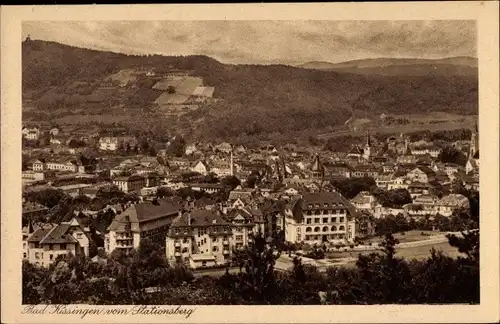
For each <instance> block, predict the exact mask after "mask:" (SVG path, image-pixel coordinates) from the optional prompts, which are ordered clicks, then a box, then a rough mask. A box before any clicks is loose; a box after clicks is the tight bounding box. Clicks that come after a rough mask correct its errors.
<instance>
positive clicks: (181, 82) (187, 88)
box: [153, 76, 203, 96]
mask: <svg viewBox="0 0 500 324" xmlns="http://www.w3.org/2000/svg"><path fill="white" fill-rule="evenodd" d="M201 85H203V79H202V78H199V77H192V76H169V77H167V78H165V79H163V80H161V81H158V82H157V83H156V84H155V85H154V86H153V89H157V90H167V89H168V87H170V86H172V87H174V88H175V93H176V94H182V95H188V96H190V95H191V94H193V92H194V90H195V89H196V88H197V87H198V86H201Z"/></svg>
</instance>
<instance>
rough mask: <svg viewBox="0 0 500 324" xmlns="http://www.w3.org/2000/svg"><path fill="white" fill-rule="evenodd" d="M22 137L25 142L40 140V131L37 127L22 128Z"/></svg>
mask: <svg viewBox="0 0 500 324" xmlns="http://www.w3.org/2000/svg"><path fill="white" fill-rule="evenodd" d="M22 135H23V137H24V138H26V139H27V140H31V141H36V140H39V139H40V129H39V128H38V127H33V128H29V127H23V129H22Z"/></svg>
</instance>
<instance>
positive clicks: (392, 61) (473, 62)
mask: <svg viewBox="0 0 500 324" xmlns="http://www.w3.org/2000/svg"><path fill="white" fill-rule="evenodd" d="M477 61H478V60H477V58H474V57H468V56H457V57H448V58H441V59H417V58H374V59H360V60H352V61H346V62H341V63H330V62H325V61H311V62H307V63H304V64H301V65H298V66H297V67H300V68H306V69H323V70H324V69H339V68H354V67H356V68H375V67H378V68H380V67H388V66H400V65H460V66H468V67H474V68H475V67H477Z"/></svg>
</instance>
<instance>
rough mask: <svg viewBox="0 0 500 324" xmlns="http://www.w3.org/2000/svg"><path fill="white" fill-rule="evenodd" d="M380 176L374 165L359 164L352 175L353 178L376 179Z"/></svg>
mask: <svg viewBox="0 0 500 324" xmlns="http://www.w3.org/2000/svg"><path fill="white" fill-rule="evenodd" d="M378 174H379V170H378V169H377V168H376V167H375V166H374V165H372V164H358V165H357V166H356V167H355V168H354V171H353V172H352V173H351V176H352V177H356V178H364V177H371V178H375V177H377V176H378Z"/></svg>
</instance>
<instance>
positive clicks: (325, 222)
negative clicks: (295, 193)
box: [305, 217, 345, 224]
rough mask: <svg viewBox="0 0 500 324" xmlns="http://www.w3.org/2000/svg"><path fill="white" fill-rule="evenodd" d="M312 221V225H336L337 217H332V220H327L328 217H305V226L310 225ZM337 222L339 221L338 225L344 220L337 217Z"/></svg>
mask: <svg viewBox="0 0 500 324" xmlns="http://www.w3.org/2000/svg"><path fill="white" fill-rule="evenodd" d="M313 220H314V224H319V223H320V222H321V221H322V223H323V224H327V223H337V217H332V218H328V217H323V218H320V217H316V218H312V217H306V219H305V221H306V224H312V223H313ZM338 220H339V223H343V222H344V220H345V218H344V217H339V218H338Z"/></svg>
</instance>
